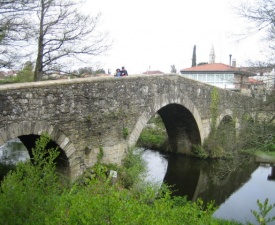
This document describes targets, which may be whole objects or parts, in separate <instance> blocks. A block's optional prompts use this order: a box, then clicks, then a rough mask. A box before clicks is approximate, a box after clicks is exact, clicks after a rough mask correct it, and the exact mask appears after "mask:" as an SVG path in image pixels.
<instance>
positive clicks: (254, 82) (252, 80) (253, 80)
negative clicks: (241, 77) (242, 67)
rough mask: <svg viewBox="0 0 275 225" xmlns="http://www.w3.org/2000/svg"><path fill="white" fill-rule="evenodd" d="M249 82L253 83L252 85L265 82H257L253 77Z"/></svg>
mask: <svg viewBox="0 0 275 225" xmlns="http://www.w3.org/2000/svg"><path fill="white" fill-rule="evenodd" d="M248 82H249V83H251V84H264V82H263V81H261V80H256V79H254V78H251V77H250V78H249V79H248Z"/></svg>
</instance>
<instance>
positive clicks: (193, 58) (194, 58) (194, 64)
mask: <svg viewBox="0 0 275 225" xmlns="http://www.w3.org/2000/svg"><path fill="white" fill-rule="evenodd" d="M196 65H197V62H196V45H194V48H193V57H192V67H194V66H196Z"/></svg>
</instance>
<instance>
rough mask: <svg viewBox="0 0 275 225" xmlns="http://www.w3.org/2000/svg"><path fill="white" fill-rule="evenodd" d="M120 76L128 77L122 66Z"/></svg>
mask: <svg viewBox="0 0 275 225" xmlns="http://www.w3.org/2000/svg"><path fill="white" fill-rule="evenodd" d="M121 76H128V72H127V70H126V69H125V68H124V66H123V67H122V68H121Z"/></svg>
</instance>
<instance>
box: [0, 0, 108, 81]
mask: <svg viewBox="0 0 275 225" xmlns="http://www.w3.org/2000/svg"><path fill="white" fill-rule="evenodd" d="M9 1H10V3H11V5H9V7H8V6H7V5H6V7H4V6H2V11H3V12H5V14H6V15H7V16H6V17H7V18H11V20H12V21H13V23H12V24H16V22H17V21H19V22H20V24H21V27H22V29H20V36H19V37H18V30H16V29H15V30H14V32H12V29H10V28H8V29H5V30H6V31H8V32H9V33H10V34H12V35H4V36H3V37H4V39H5V40H6V42H5V43H7V44H8V43H10V45H11V46H12V47H13V50H14V49H16V44H15V41H17V43H19V45H20V47H21V51H20V52H22V53H24V54H25V55H26V54H32V53H34V54H35V55H36V60H35V69H34V79H35V80H36V81H38V80H42V77H43V74H44V73H46V72H49V71H50V72H53V71H60V70H61V71H66V70H67V67H71V66H72V65H73V64H76V62H78V63H79V61H81V62H82V63H87V62H90V61H89V60H91V57H90V56H97V55H100V54H101V53H103V52H105V51H107V50H108V48H109V47H110V42H109V41H108V34H107V33H101V32H99V31H98V26H99V19H100V15H96V16H95V17H92V16H90V15H85V14H83V13H82V12H81V11H80V10H79V9H80V7H81V4H82V3H83V1H73V0H17V1H16V0H9ZM0 7H1V5H0ZM9 9H10V11H9ZM21 12H23V13H21ZM20 13H21V15H20ZM18 15H20V16H18ZM7 21H8V20H7ZM6 24H8V23H6ZM8 37H12V38H11V39H10V40H9V41H8ZM4 39H3V40H4ZM2 43H3V44H4V41H3V42H2ZM24 44H27V45H28V48H22V45H24ZM35 46H36V47H35ZM4 53H5V54H4V55H5V56H8V55H9V54H8V53H10V51H8V50H7V49H6V50H5V51H4ZM25 61H26V59H25Z"/></svg>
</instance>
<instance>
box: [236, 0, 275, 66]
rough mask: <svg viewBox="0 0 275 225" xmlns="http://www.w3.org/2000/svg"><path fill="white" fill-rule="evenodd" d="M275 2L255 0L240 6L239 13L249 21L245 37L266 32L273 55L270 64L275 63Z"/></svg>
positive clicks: (271, 0) (266, 38) (272, 0)
mask: <svg viewBox="0 0 275 225" xmlns="http://www.w3.org/2000/svg"><path fill="white" fill-rule="evenodd" d="M274 9H275V1H274V0H255V1H253V2H252V3H251V2H249V3H248V2H247V1H246V2H245V3H243V4H240V6H239V7H238V8H237V13H238V14H239V15H240V16H241V17H243V18H245V19H247V20H248V22H249V23H248V24H249V27H248V32H246V34H245V35H253V34H255V33H258V32H265V33H266V35H265V41H267V42H268V43H269V49H270V50H271V54H270V56H269V58H270V57H271V58H270V59H269V60H268V61H269V62H270V61H271V62H272V64H274V62H275V58H274V54H273V52H274V50H275V42H274V41H275V10H274Z"/></svg>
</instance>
